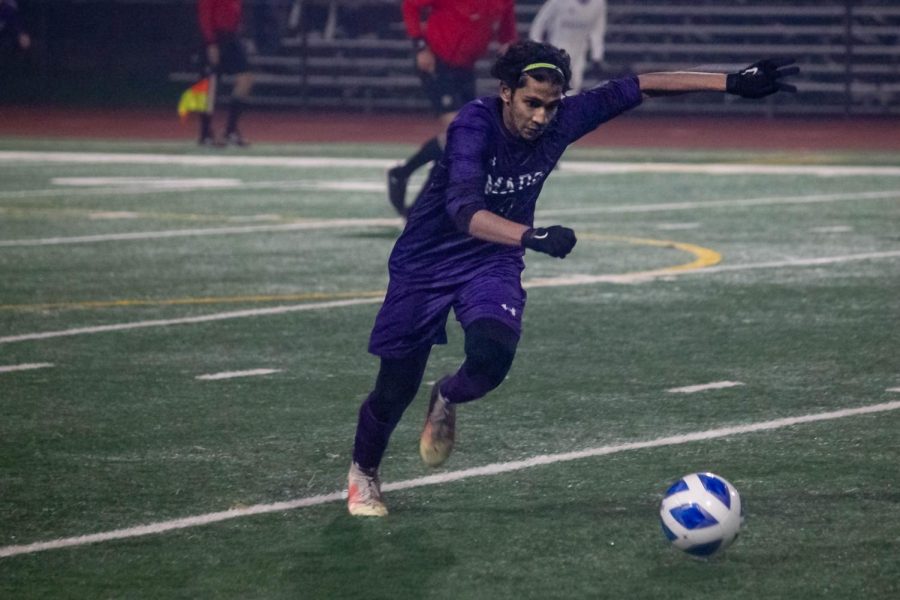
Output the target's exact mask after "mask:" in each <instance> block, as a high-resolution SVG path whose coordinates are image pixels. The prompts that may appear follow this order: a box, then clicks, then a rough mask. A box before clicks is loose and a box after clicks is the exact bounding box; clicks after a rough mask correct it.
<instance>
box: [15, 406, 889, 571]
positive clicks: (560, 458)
mask: <svg viewBox="0 0 900 600" xmlns="http://www.w3.org/2000/svg"><path fill="white" fill-rule="evenodd" d="M897 409H900V401H895V402H884V403H881V404H871V405H868V406H860V407H857V408H845V409H841V410H835V411H831V412H824V413H816V414H808V415H801V416H798V417H787V418H783V419H775V420H771V421H760V422H757V423H748V424H746V425H735V426H731V427H721V428H718V429H707V430H706V431H697V432H694V433H687V434H681V435H672V436H668V437H663V438H656V439H653V440H646V441H639V442H628V443H624V444H613V445H608V446H598V447H595V448H587V449H585V450H579V451H575V452H563V453H559V454H543V455H539V456H534V457H532V458H528V459H525V460H517V461H512V462H505V463H493V464H489V465H485V466H482V467H474V468H471V469H463V470H460V471H451V472H449V473H441V474H438V475H429V476H427V477H418V478H416V479H407V480H405V481H397V482H394V483H388V484H386V485H384V486H383V487H382V489H383V490H384V491H386V492H392V491H400V490H408V489H413V488H419V487H427V486H432V485H443V484H447V483H452V482H455V481H462V480H464V479H470V478H472V477H490V476H495V475H500V474H503V473H511V472H514V471H521V470H523V469H529V468H531V467H538V466H544V465H552V464H557V463H563V462H570V461H574V460H581V459H585V458H593V457H597V456H607V455H610V454H616V453H619V452H627V451H631V450H643V449H647V448H660V447H664V446H674V445H678V444H688V443H691V442H701V441H706V440H713V439H717V438H723V437H728V436H733V435H740V434H744V433H756V432H760V431H771V430H774V429H782V428H784V427H792V426H795V425H802V424H806V423H816V422H821V421H831V420H834V419H844V418H847V417H854V416H858V415H866V414H874V413H881V412H887V411H892V410H897ZM343 497H344V494H343V492H340V491H338V492H332V493H330V494H322V495H318V496H310V497H306V498H298V499H295V500H288V501H284V502H275V503H272V504H255V505H253V506H248V507H245V508H235V509H231V510H225V511H220V512H213V513H206V514H203V515H195V516H193V517H185V518H181V519H174V520H171V521H159V522H156V523H148V524H146V525H138V526H136V527H128V528H125V529H115V530H112V531H106V532H102V533H94V534H88V535H80V536H75V537H69V538H60V539H55V540H49V541H45V542H35V543H32V544H24V545H17V546H4V547H0V558H3V557H9V556H17V555H20V554H33V553H35V552H43V551H45V550H55V549H59V548H70V547H73V546H85V545H87V544H96V543H100V542H108V541H112V540H121V539H128V538H135V537H141V536H146V535H156V534H161V533H165V532H167V531H175V530H178V529H187V528H190V527H199V526H201V525H208V524H210V523H218V522H221V521H228V520H231V519H238V518H241V517H249V516H253V515H261V514H267V513H274V512H284V511H288V510H295V509H298V508H307V507H310V506H320V505H322V504H329V503H331V502H337V501H338V500H341V499H343Z"/></svg>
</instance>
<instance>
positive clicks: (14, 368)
mask: <svg viewBox="0 0 900 600" xmlns="http://www.w3.org/2000/svg"><path fill="white" fill-rule="evenodd" d="M52 366H53V363H23V364H21V365H7V366H5V367H0V373H12V372H14V371H31V370H34V369H46V368H47V367H52Z"/></svg>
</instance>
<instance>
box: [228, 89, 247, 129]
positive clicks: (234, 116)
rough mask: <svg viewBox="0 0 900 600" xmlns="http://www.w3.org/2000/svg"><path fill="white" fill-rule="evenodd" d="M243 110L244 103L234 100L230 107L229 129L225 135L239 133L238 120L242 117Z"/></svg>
mask: <svg viewBox="0 0 900 600" xmlns="http://www.w3.org/2000/svg"><path fill="white" fill-rule="evenodd" d="M243 110H244V103H243V102H242V101H241V100H238V99H237V98H232V99H231V105H230V106H229V107H228V127H227V129H226V130H225V135H228V134H229V133H236V132H237V124H238V119H239V118H240V117H241V113H242V112H243Z"/></svg>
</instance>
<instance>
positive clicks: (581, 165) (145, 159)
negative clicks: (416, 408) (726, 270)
mask: <svg viewBox="0 0 900 600" xmlns="http://www.w3.org/2000/svg"><path fill="white" fill-rule="evenodd" d="M0 162H32V163H34V162H37V163H76V164H78V163H89V164H98V163H100V164H130V165H202V166H239V167H288V168H308V169H319V168H326V167H332V168H342V167H371V168H375V169H386V168H388V167H391V166H393V165H394V164H395V163H396V159H393V158H335V157H314V156H293V157H287V156H206V155H199V154H198V155H192V154H131V153H106V152H25V151H5V152H0ZM560 165H561V168H562V169H563V172H570V173H706V174H709V175H746V174H765V175H816V176H819V177H839V176H850V175H867V176H868V175H885V176H892V177H900V167H893V166H883V167H879V166H844V165H764V164H758V163H746V162H735V163H671V162H652V163H646V162H608V161H568V160H566V161H561V162H560Z"/></svg>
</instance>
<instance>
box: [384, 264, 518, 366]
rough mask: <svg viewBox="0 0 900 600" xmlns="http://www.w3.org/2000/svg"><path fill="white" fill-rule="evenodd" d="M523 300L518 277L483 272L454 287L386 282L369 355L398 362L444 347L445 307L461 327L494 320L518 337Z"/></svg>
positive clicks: (445, 331)
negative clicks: (426, 350) (387, 283)
mask: <svg viewBox="0 0 900 600" xmlns="http://www.w3.org/2000/svg"><path fill="white" fill-rule="evenodd" d="M525 298H526V294H525V290H523V289H522V282H521V279H520V278H519V276H518V273H517V274H515V276H509V275H501V274H498V275H494V274H490V273H489V274H483V275H478V276H476V277H474V278H472V279H471V280H469V281H467V282H465V283H460V284H455V285H446V284H444V285H440V284H429V285H422V284H418V285H413V284H408V283H402V282H397V281H395V280H393V279H392V280H391V283H390V285H388V290H387V295H386V296H385V298H384V304H382V305H381V310H380V311H379V312H378V316H377V317H376V318H375V326H374V327H373V328H372V336H371V337H370V338H369V352H371V353H372V354H375V355H377V356H381V357H383V358H403V357H405V356H409V355H410V354H413V353H415V352H417V351H420V350H421V349H422V348H426V347H427V348H430V347H431V346H433V345H434V344H446V343H447V330H446V326H447V315H449V314H450V309H451V308H453V312H454V313H456V320H457V321H459V323H460V325H462V327H463V329H466V328H467V327H468V326H469V325H470V324H471V323H472V322H474V321H477V320H478V319H494V320H496V321H500V322H501V323H503V324H505V325H507V326H508V327H509V328H510V329H512V330H513V331H515V332H516V334H517V335H521V333H522V313H523V312H524V310H525Z"/></svg>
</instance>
